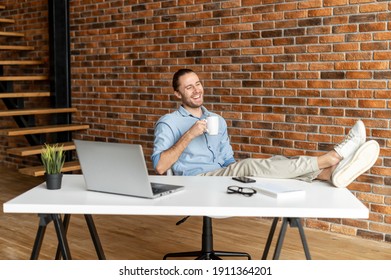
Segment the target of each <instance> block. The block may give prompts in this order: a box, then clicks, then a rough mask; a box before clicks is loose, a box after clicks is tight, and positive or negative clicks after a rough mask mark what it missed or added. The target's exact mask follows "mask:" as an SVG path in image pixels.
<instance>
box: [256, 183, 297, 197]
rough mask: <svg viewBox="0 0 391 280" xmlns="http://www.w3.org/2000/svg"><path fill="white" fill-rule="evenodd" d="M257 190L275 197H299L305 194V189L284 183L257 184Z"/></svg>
mask: <svg viewBox="0 0 391 280" xmlns="http://www.w3.org/2000/svg"><path fill="white" fill-rule="evenodd" d="M256 190H257V191H258V192H260V193H261V194H264V195H267V196H270V197H274V198H299V197H304V196H305V191H304V190H303V189H300V188H297V187H292V186H282V185H269V184H267V185H256Z"/></svg>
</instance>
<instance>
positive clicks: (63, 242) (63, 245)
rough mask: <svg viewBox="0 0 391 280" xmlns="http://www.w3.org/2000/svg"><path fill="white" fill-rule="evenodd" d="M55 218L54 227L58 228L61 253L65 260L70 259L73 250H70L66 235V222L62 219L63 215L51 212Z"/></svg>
mask: <svg viewBox="0 0 391 280" xmlns="http://www.w3.org/2000/svg"><path fill="white" fill-rule="evenodd" d="M51 217H52V219H53V223H54V228H55V229H56V233H57V239H58V245H59V246H60V250H61V254H62V257H63V259H64V260H70V259H72V257H71V252H70V250H69V246H68V241H67V237H66V232H65V229H64V224H63V222H62V220H61V216H60V215H59V214H51Z"/></svg>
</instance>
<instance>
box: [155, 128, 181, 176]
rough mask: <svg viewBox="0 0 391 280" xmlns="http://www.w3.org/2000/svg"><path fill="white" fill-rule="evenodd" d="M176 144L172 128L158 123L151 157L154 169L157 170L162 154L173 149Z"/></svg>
mask: <svg viewBox="0 0 391 280" xmlns="http://www.w3.org/2000/svg"><path fill="white" fill-rule="evenodd" d="M174 144H175V139H174V134H173V133H172V130H171V128H170V126H169V125H167V123H164V122H158V123H157V124H156V126H155V140H154V145H153V153H152V156H151V158H152V164H153V168H155V169H156V166H157V164H158V162H159V160H160V155H161V153H162V152H164V151H165V150H168V149H169V148H171V147H172V146H173V145H174Z"/></svg>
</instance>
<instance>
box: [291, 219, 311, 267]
mask: <svg viewBox="0 0 391 280" xmlns="http://www.w3.org/2000/svg"><path fill="white" fill-rule="evenodd" d="M290 219H292V221H291V226H295V227H297V228H298V230H299V233H300V238H301V243H302V244H303V249H304V253H305V257H306V259H307V260H310V259H311V254H310V249H309V248H308V244H307V239H306V238H305V234H304V229H303V226H302V225H301V223H300V219H299V218H290ZM292 224H293V225H292Z"/></svg>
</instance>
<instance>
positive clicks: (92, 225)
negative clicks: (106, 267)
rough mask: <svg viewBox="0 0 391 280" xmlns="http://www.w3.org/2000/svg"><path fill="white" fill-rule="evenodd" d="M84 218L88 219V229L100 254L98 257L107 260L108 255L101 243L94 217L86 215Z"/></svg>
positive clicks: (97, 252)
mask: <svg viewBox="0 0 391 280" xmlns="http://www.w3.org/2000/svg"><path fill="white" fill-rule="evenodd" d="M84 218H85V219H86V222H87V226H88V229H89V231H90V235H91V239H92V242H93V243H94V246H95V251H96V254H97V255H98V258H99V259H100V260H105V259H106V256H105V253H104V252H103V248H102V244H101V243H100V239H99V235H98V232H97V230H96V227H95V223H94V220H93V219H92V216H91V215H84Z"/></svg>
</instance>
